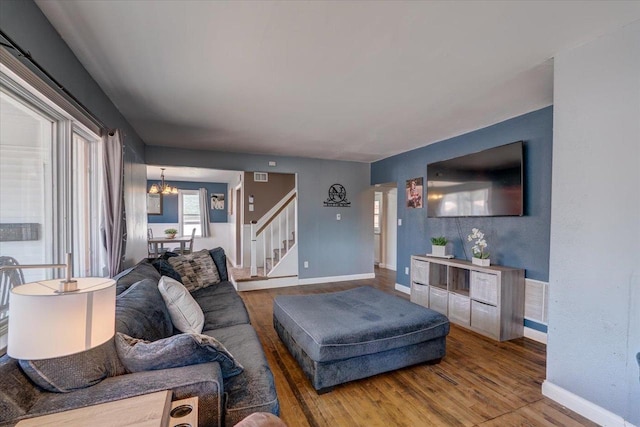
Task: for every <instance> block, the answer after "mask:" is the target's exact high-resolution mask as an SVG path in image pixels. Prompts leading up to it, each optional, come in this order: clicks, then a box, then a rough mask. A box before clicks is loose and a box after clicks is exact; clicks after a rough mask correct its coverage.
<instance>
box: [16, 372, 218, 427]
mask: <svg viewBox="0 0 640 427" xmlns="http://www.w3.org/2000/svg"><path fill="white" fill-rule="evenodd" d="M162 390H172V391H173V400H179V399H185V398H187V397H193V396H198V409H199V410H198V424H199V425H200V426H221V425H222V416H223V403H224V402H223V397H224V389H223V382H222V372H221V371H220V365H219V364H218V362H211V363H202V364H198V365H190V366H183V367H180V368H171V369H160V370H157V371H146V372H137V373H132V374H125V375H119V376H116V377H110V378H106V379H105V380H103V381H102V382H100V383H98V384H96V385H94V386H91V387H88V388H85V389H81V390H77V391H74V392H71V393H48V392H47V393H43V394H42V397H41V398H40V399H38V401H37V402H36V403H35V404H34V405H33V407H32V408H31V410H30V411H29V413H28V415H27V416H26V417H23V418H32V417H36V416H40V415H46V414H50V413H54V412H61V411H67V410H70V409H74V408H81V407H84V406H89V405H96V404H99V403H104V402H110V401H113V400H120V399H126V398H128V397H133V396H139V395H141V394H147V393H153V392H156V391H162Z"/></svg>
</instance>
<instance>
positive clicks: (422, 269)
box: [411, 259, 429, 285]
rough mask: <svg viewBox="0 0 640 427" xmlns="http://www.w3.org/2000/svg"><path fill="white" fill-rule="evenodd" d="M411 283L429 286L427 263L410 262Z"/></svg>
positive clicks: (415, 260)
mask: <svg viewBox="0 0 640 427" xmlns="http://www.w3.org/2000/svg"><path fill="white" fill-rule="evenodd" d="M411 281H413V282H416V283H420V284H423V285H428V284H429V263H428V262H427V261H420V260H417V259H414V260H411Z"/></svg>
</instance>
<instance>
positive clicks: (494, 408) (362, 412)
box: [240, 268, 596, 427]
mask: <svg viewBox="0 0 640 427" xmlns="http://www.w3.org/2000/svg"><path fill="white" fill-rule="evenodd" d="M375 272H376V278H375V279H368V280H360V281H348V282H339V283H325V284H318V285H305V286H296V287H288V288H278V289H266V290H258V291H247V292H241V293H240V294H241V296H242V298H243V300H244V301H245V304H246V306H247V310H248V311H249V315H250V317H251V323H252V324H253V326H254V327H255V328H256V331H257V332H258V335H259V337H260V341H261V343H262V346H263V348H264V350H265V354H266V356H267V361H268V362H269V366H271V369H272V371H273V374H274V378H275V381H276V388H277V392H278V397H279V400H280V407H281V415H280V416H281V418H282V419H283V420H284V422H285V423H286V424H287V425H288V426H289V427H324V426H331V427H334V426H337V427H340V426H345V427H347V426H348V427H352V426H367V427H369V426H408V427H409V426H411V427H413V426H445V427H449V426H465V427H472V426H482V427H498V426H500V427H502V426H571V427H573V426H576V427H579V426H589V427H591V426H595V425H596V424H594V423H592V422H590V421H589V420H587V419H585V418H584V417H581V416H580V415H578V414H576V413H574V412H571V411H570V410H568V409H566V408H564V407H562V406H560V405H558V404H556V403H555V402H553V401H551V400H550V399H547V398H545V397H544V396H542V394H541V392H540V390H541V385H542V382H543V381H544V379H545V374H546V373H545V370H546V346H545V345H544V344H540V343H537V342H535V341H531V340H529V339H526V338H520V339H516V340H512V341H508V342H504V343H501V342H497V341H493V340H491V339H489V338H486V337H484V336H481V335H478V334H476V333H474V332H471V331H469V330H467V329H464V328H461V327H458V326H456V325H452V326H451V332H450V333H449V336H448V337H447V354H446V356H445V357H444V359H443V360H442V362H441V363H439V364H437V365H426V364H422V365H417V366H412V367H408V368H404V369H399V370H396V371H393V372H388V373H384V374H380V375H376V376H374V377H370V378H365V379H362V380H359V381H352V382H350V383H347V384H341V385H339V386H336V387H335V388H334V390H333V391H331V392H329V393H325V394H323V395H318V394H317V393H316V391H315V390H314V389H313V387H312V386H311V383H310V382H309V380H308V378H307V377H306V376H305V374H304V373H303V371H302V369H301V368H300V367H299V366H298V364H297V362H296V360H295V359H294V358H293V357H292V356H291V354H290V353H289V351H288V350H287V348H286V346H285V345H284V344H283V343H282V342H281V341H280V338H279V337H278V335H277V333H276V332H275V330H274V329H273V299H274V298H275V297H276V296H277V295H306V294H318V293H325V292H336V291H343V290H347V289H353V288H355V287H358V286H372V287H374V288H377V289H380V290H382V291H384V292H387V293H389V294H392V295H396V296H398V297H400V298H404V299H408V298H409V296H408V295H406V294H404V293H402V292H398V291H396V290H395V289H394V285H395V272H393V271H390V270H384V269H377V268H376V270H375Z"/></svg>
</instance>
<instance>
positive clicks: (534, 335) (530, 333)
mask: <svg viewBox="0 0 640 427" xmlns="http://www.w3.org/2000/svg"><path fill="white" fill-rule="evenodd" d="M524 336H525V338H529V339H530V340H534V341H537V342H541V343H542V344H546V343H547V334H545V333H544V332H540V331H537V330H535V329H532V328H527V327H526V326H525V327H524Z"/></svg>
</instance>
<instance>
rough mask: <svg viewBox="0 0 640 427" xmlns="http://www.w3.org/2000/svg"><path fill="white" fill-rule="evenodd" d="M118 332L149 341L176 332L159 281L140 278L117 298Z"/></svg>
mask: <svg viewBox="0 0 640 427" xmlns="http://www.w3.org/2000/svg"><path fill="white" fill-rule="evenodd" d="M151 268H153V267H151ZM116 331H117V332H122V333H124V334H127V335H130V336H132V337H135V338H142V339H145V340H150V341H155V340H159V339H161V338H166V337H168V336H170V335H172V334H173V324H172V323H171V316H170V315H169V310H168V309H167V306H166V305H165V303H164V299H162V295H161V294H160V290H159V289H158V281H157V280H155V279H144V280H141V281H139V282H138V283H135V284H134V285H132V286H131V287H130V288H129V289H127V290H126V291H124V292H123V293H121V294H120V295H118V296H117V297H116Z"/></svg>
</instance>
